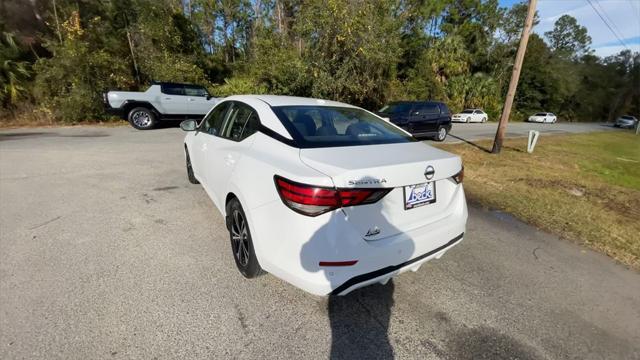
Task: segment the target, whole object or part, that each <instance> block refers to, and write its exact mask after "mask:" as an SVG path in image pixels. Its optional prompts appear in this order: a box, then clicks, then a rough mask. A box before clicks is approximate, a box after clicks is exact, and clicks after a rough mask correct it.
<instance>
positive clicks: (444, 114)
mask: <svg viewBox="0 0 640 360" xmlns="http://www.w3.org/2000/svg"><path fill="white" fill-rule="evenodd" d="M376 114H378V116H381V117H383V118H387V119H389V121H391V122H392V123H394V124H396V125H398V126H400V127H401V128H403V129H405V130H407V131H408V132H410V133H411V134H412V135H414V136H416V137H418V136H432V137H433V138H434V139H435V140H437V141H444V139H445V138H446V137H447V134H448V133H449V130H451V112H450V111H449V108H448V107H447V105H445V104H443V103H441V102H437V101H397V102H392V103H389V104H388V105H385V106H384V107H383V108H382V109H380V110H379V111H378V112H376Z"/></svg>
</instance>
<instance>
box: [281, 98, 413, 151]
mask: <svg viewBox="0 0 640 360" xmlns="http://www.w3.org/2000/svg"><path fill="white" fill-rule="evenodd" d="M273 111H274V112H275V114H276V115H277V116H278V118H280V121H281V122H282V124H283V125H284V126H285V127H286V128H287V130H289V133H290V134H291V136H292V137H293V139H294V141H295V142H296V145H297V146H298V147H300V148H318V147H335V146H356V145H374V144H393V143H404V142H412V141H416V139H414V138H413V137H412V136H410V135H408V134H406V133H405V132H403V131H401V130H399V129H398V128H396V127H395V126H393V125H391V124H390V123H388V122H386V121H384V120H382V119H380V118H378V117H377V116H375V115H372V114H370V113H368V112H366V111H364V110H362V109H357V108H345V107H329V106H278V107H274V108H273Z"/></svg>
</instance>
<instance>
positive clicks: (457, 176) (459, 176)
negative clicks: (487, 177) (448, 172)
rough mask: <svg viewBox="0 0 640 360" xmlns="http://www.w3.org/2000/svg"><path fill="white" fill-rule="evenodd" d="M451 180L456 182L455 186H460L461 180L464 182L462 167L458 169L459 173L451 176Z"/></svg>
mask: <svg viewBox="0 0 640 360" xmlns="http://www.w3.org/2000/svg"><path fill="white" fill-rule="evenodd" d="M451 178H452V179H453V181H455V182H456V184H460V183H461V182H462V180H464V166H463V167H462V169H460V172H458V173H457V174H455V175H453V176H452V177H451Z"/></svg>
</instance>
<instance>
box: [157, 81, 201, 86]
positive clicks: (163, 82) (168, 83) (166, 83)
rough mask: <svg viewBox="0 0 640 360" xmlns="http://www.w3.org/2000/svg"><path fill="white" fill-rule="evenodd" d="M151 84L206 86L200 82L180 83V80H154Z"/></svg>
mask: <svg viewBox="0 0 640 360" xmlns="http://www.w3.org/2000/svg"><path fill="white" fill-rule="evenodd" d="M151 85H160V86H165V85H175V86H197V87H201V88H203V87H204V86H202V85H198V84H190V83H178V82H170V81H152V82H151Z"/></svg>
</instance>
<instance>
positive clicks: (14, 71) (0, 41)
mask: <svg viewBox="0 0 640 360" xmlns="http://www.w3.org/2000/svg"><path fill="white" fill-rule="evenodd" d="M19 58H20V49H19V48H18V46H17V45H16V41H15V37H14V36H13V34H10V33H7V32H4V31H0V104H1V105H2V107H3V108H6V109H10V108H13V107H15V105H16V103H17V102H18V100H20V99H21V98H23V97H25V96H27V88H26V82H27V80H28V78H29V76H30V75H31V73H30V71H29V66H28V64H27V62H26V61H20V60H19Z"/></svg>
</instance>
